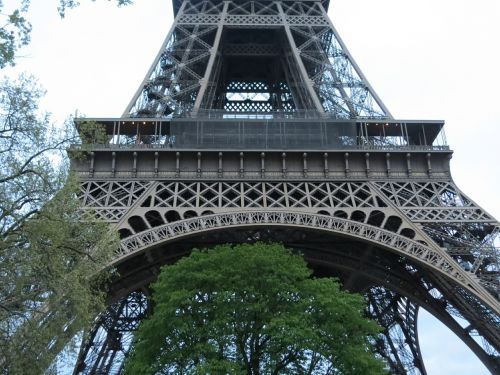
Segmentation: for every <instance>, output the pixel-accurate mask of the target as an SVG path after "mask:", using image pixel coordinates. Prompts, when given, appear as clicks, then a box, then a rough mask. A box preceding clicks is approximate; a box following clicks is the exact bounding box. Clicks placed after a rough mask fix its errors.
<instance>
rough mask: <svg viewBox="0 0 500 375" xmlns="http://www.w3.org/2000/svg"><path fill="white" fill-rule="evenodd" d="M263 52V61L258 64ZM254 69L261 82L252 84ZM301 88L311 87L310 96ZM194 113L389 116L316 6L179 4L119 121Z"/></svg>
mask: <svg viewBox="0 0 500 375" xmlns="http://www.w3.org/2000/svg"><path fill="white" fill-rule="evenodd" d="M276 26H279V27H278V28H277V27H276ZM285 28H289V29H290V33H285V31H284V30H285ZM259 33H260V34H264V35H266V34H267V35H268V38H271V39H275V40H274V41H273V43H271V44H269V43H267V44H266V41H265V40H264V41H260V42H257V43H251V42H250V41H249V40H245V41H244V42H241V41H240V44H239V45H238V44H237V43H236V44H235V43H232V38H234V37H236V38H237V37H238V36H239V35H245V34H246V35H249V34H254V35H258V34H259ZM217 34H220V35H217ZM273 35H275V36H276V37H273ZM290 38H291V39H290ZM270 50H272V51H273V52H272V53H271V54H270V53H269V52H270ZM235 51H236V52H237V53H238V54H239V55H240V56H246V58H247V60H248V59H250V60H248V61H247V63H248V65H251V67H245V66H243V65H244V64H243V65H241V64H238V63H236V64H235V63H234V61H233V62H232V63H231V60H230V59H229V57H230V56H235V55H234V53H235ZM295 51H297V52H295ZM266 53H267V58H262V57H263V56H265V55H266ZM228 56H229V57H228ZM259 57H260V59H256V60H255V61H253V60H251V59H252V58H259ZM242 61H243V60H242ZM240 65H241V66H240ZM239 66H240V67H241V68H242V69H246V71H245V72H243V71H242V72H240V74H239V76H238V75H236V76H235V77H234V78H233V79H232V80H229V81H228V80H227V77H226V75H227V74H226V70H227V68H228V67H231V68H233V69H235V68H238V67H239ZM240 70H241V69H240ZM255 70H260V71H262V72H266V73H267V75H268V76H267V77H262V74H261V76H257V77H251V75H252V72H254V71H255ZM308 82H312V87H311V89H310V90H308V89H307V87H306V86H308V85H309V83H308ZM221 83H223V86H224V87H222V88H221ZM253 86H258V87H253ZM264 86H266V87H264ZM232 88H233V89H234V88H235V89H237V91H234V90H233V91H231V89H232ZM243 88H244V89H245V90H246V91H244V90H243ZM245 93H246V94H245ZM198 96H200V97H199V98H198ZM313 97H314V98H313ZM200 109H205V110H206V109H219V110H224V111H228V112H272V111H287V112H293V111H295V110H297V109H301V110H316V111H325V112H327V113H329V114H331V115H333V116H334V117H338V118H357V117H371V118H379V117H390V113H389V112H388V110H387V108H385V106H384V104H383V103H382V102H381V101H380V99H379V98H378V97H377V96H376V94H375V92H374V91H373V89H372V88H371V86H370V85H369V84H368V82H367V81H366V79H365V78H364V76H363V75H362V73H361V71H360V70H359V68H358V67H357V65H356V63H355V62H354V60H353V59H352V57H351V55H350V54H349V52H348V51H347V49H346V48H345V46H344V45H343V43H342V42H341V40H340V38H339V36H338V34H337V33H336V31H335V30H334V28H333V26H331V24H330V22H329V20H328V16H327V14H326V11H325V9H324V8H323V6H322V5H321V4H320V3H319V2H291V1H289V2H288V1H287V2H279V4H278V3H276V2H271V1H247V2H244V1H243V2H236V1H230V2H228V3H227V4H226V5H224V3H223V2H212V1H208V0H203V1H185V2H183V5H182V6H181V8H180V10H179V12H178V14H177V17H176V20H175V22H174V25H173V27H172V30H171V31H170V33H169V35H168V37H167V39H166V41H165V43H164V45H163V47H162V52H161V53H160V54H159V55H158V57H157V58H156V59H155V61H154V63H153V66H152V68H151V70H150V73H149V74H148V76H147V77H146V79H145V80H144V82H143V84H142V85H141V88H140V90H139V91H138V93H137V94H136V96H135V97H134V98H133V100H132V102H131V104H130V105H129V107H128V108H127V110H126V115H131V116H139V117H167V116H170V115H172V114H174V115H176V116H182V115H183V114H185V113H187V112H190V111H193V110H194V111H195V112H197V111H198V110H200Z"/></svg>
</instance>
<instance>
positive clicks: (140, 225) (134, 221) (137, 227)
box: [128, 215, 148, 233]
mask: <svg viewBox="0 0 500 375" xmlns="http://www.w3.org/2000/svg"><path fill="white" fill-rule="evenodd" d="M128 224H129V225H130V227H131V228H132V229H133V230H134V232H135V233H139V232H142V231H144V230H146V229H148V226H147V225H146V223H145V222H144V219H143V218H142V217H140V216H137V215H135V216H132V217H130V218H129V219H128Z"/></svg>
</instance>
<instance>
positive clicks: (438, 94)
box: [4, 0, 500, 375]
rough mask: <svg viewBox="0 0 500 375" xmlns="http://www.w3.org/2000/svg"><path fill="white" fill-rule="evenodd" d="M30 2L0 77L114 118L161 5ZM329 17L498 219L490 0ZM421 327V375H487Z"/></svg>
mask: <svg viewBox="0 0 500 375" xmlns="http://www.w3.org/2000/svg"><path fill="white" fill-rule="evenodd" d="M16 2H17V1H15V0H6V1H4V3H5V5H6V7H8V6H9V4H12V3H16ZM32 2H33V5H32V12H31V14H30V19H31V21H32V24H33V35H32V43H31V45H30V46H29V47H28V48H26V49H25V50H23V52H22V54H23V57H22V58H19V59H18V66H17V67H16V68H15V69H6V70H4V73H7V74H11V75H12V74H15V73H17V72H19V71H27V72H30V73H32V74H34V75H35V76H36V77H38V79H39V81H40V83H41V84H42V85H43V86H44V87H45V89H46V90H47V95H46V98H45V99H44V101H43V105H44V107H45V109H46V110H48V111H50V112H52V113H53V118H54V120H57V121H59V122H62V121H63V119H64V118H65V117H66V116H67V115H69V114H71V113H74V112H75V110H78V112H79V113H80V114H85V115H87V116H89V117H119V116H121V114H122V112H123V111H124V109H125V107H126V106H127V104H128V102H129V100H130V99H131V98H132V96H133V94H134V93H135V91H136V89H137V87H138V86H139V84H140V83H141V81H142V79H143V78H144V75H145V74H146V72H147V70H148V68H149V66H150V64H151V62H152V61H153V59H154V57H155V55H156V53H157V52H158V49H159V48H160V46H161V43H162V41H163V39H164V37H165V35H166V33H167V32H168V30H169V28H170V25H171V22H172V11H171V1H170V0H135V3H136V4H135V5H133V6H129V7H125V8H117V7H116V6H115V5H114V2H113V1H111V2H108V1H104V0H98V1H97V2H96V3H92V2H91V1H90V0H82V1H81V2H82V3H83V4H82V6H81V7H80V8H78V9H76V10H73V11H69V12H68V14H67V16H66V18H65V19H63V20H61V19H60V18H59V16H58V14H57V11H56V6H57V1H56V0H43V1H41V0H32ZM330 17H331V18H332V20H333V22H334V24H335V26H336V28H337V30H338V31H339V33H340V34H341V36H342V38H343V39H344V41H345V42H346V44H347V46H348V48H349V50H350V52H351V53H352V55H353V56H354V58H355V59H356V61H357V63H358V64H359V65H360V67H361V69H362V70H363V72H364V73H365V75H366V76H367V77H368V80H369V81H370V83H371V84H372V86H373V87H374V88H375V90H376V91H377V93H378V94H379V96H380V97H381V98H382V100H383V101H384V103H385V104H386V105H387V106H388V108H389V109H390V110H391V112H392V114H393V115H394V116H395V117H396V118H399V119H444V120H445V121H446V127H445V129H446V134H447V137H448V143H449V144H450V146H451V147H452V149H453V150H455V153H454V157H453V159H452V173H453V177H454V180H455V182H456V183H457V184H458V186H459V187H460V188H461V189H462V190H463V191H464V192H465V193H466V194H467V195H468V196H469V197H471V198H472V199H474V200H475V201H476V202H477V203H478V204H480V205H481V206H482V207H483V208H484V209H485V210H486V211H488V212H489V213H491V214H492V215H493V216H495V217H497V218H498V217H500V199H498V195H497V191H498V188H497V187H498V186H499V185H500V173H499V171H498V164H499V163H500V144H499V141H500V103H499V100H500V93H499V91H500V72H499V68H500V48H499V39H500V21H499V20H500V1H498V0H476V1H470V0H468V1H466V0H440V1H437V0H418V1H416V0H377V1H374V0H332V4H331V6H330ZM419 322H420V325H421V331H420V336H421V337H420V340H421V346H422V350H423V355H424V358H426V363H427V368H428V372H429V375H438V374H440V375H441V374H453V375H460V374H463V375H465V374H467V375H469V374H474V375H480V374H488V371H486V370H485V369H484V367H482V365H481V364H480V363H479V362H478V361H477V360H476V359H475V358H474V357H473V356H472V355H471V354H470V351H468V349H466V348H464V346H463V344H461V343H460V342H458V341H457V340H456V339H454V338H453V337H452V336H451V335H450V334H448V333H446V331H444V330H441V328H440V327H439V325H440V324H436V322H435V321H433V320H432V319H431V318H429V317H428V316H427V315H425V316H424V317H423V318H421V319H420V320H419Z"/></svg>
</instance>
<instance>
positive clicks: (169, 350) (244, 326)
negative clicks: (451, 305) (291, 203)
mask: <svg viewBox="0 0 500 375" xmlns="http://www.w3.org/2000/svg"><path fill="white" fill-rule="evenodd" d="M152 287H153V300H154V306H155V308H154V312H153V314H152V316H151V318H150V319H148V320H146V321H144V322H143V323H142V324H141V326H140V327H139V330H138V333H137V336H136V338H137V342H136V345H135V347H134V350H133V352H132V355H131V357H130V358H129V360H128V361H127V363H126V367H125V371H126V374H134V375H136V374H158V373H161V374H250V375H256V374H326V375H328V374H382V373H384V369H383V367H384V365H383V363H382V362H381V361H379V360H378V359H376V358H375V356H374V355H373V354H372V353H371V351H370V337H372V336H373V335H376V334H377V332H378V330H379V328H378V326H377V325H376V324H375V323H374V322H373V321H370V320H368V319H365V318H364V317H363V311H364V309H365V307H366V305H365V302H364V300H363V298H362V297H361V296H359V295H355V294H350V293H347V292H344V291H342V290H341V289H340V286H339V284H338V283H337V282H336V281H335V280H334V279H331V278H321V279H318V278H312V277H311V271H310V270H309V269H308V268H307V266H306V264H305V261H304V260H303V258H302V257H301V256H299V255H293V254H292V253H291V252H290V251H288V250H286V249H284V248H283V246H282V245H278V244H269V245H268V244H263V243H257V244H242V245H235V246H233V247H232V246H230V245H222V246H218V247H216V248H215V249H213V250H206V249H205V250H195V251H193V253H192V254H191V256H190V257H189V258H184V259H182V260H180V261H179V262H178V263H177V264H175V265H172V266H166V267H164V268H163V269H162V272H161V273H160V275H159V278H158V281H157V282H156V283H155V284H153V286H152Z"/></svg>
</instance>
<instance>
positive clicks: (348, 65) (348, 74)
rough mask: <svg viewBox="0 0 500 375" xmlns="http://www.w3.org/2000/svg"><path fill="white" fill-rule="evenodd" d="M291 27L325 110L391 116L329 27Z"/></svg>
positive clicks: (353, 115) (346, 115)
mask: <svg viewBox="0 0 500 375" xmlns="http://www.w3.org/2000/svg"><path fill="white" fill-rule="evenodd" d="M297 4H298V5H301V3H297ZM291 30H292V34H293V37H294V39H295V43H296V44H297V48H298V49H299V50H300V57H301V58H302V61H303V63H304V66H305V68H306V70H307V74H308V76H309V78H310V79H312V80H313V82H314V89H315V91H316V93H317V95H318V96H319V98H320V100H321V103H322V105H323V108H324V110H325V111H326V112H328V113H332V114H334V115H335V116H336V117H338V118H357V117H370V118H376V117H386V116H388V114H387V113H386V112H385V111H384V109H383V108H382V107H381V106H380V105H379V104H378V103H377V101H376V99H375V96H374V94H373V92H372V90H371V89H370V88H369V86H368V85H367V84H366V82H365V80H364V79H363V78H361V76H360V72H359V71H358V70H357V69H356V68H355V67H354V65H353V63H352V59H351V57H350V55H348V53H347V52H346V51H345V49H344V48H342V46H341V44H340V43H339V40H338V39H337V36H336V35H335V33H334V31H333V30H332V29H331V28H330V27H325V26H321V27H317V26H316V27H314V26H296V27H291Z"/></svg>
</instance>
